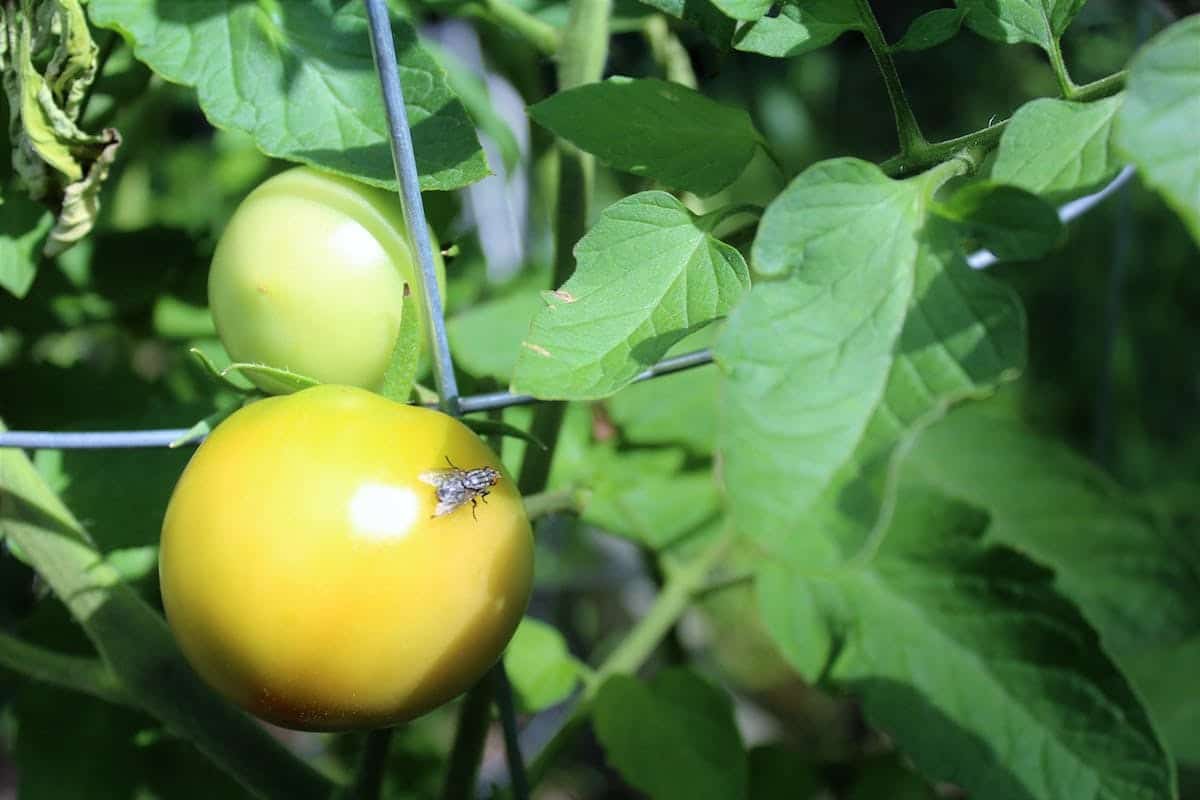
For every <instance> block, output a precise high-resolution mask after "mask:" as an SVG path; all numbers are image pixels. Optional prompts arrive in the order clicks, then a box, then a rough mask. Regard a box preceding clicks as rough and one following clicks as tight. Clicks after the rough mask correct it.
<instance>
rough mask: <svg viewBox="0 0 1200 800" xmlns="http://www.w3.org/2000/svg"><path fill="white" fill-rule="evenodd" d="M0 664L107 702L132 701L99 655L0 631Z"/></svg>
mask: <svg viewBox="0 0 1200 800" xmlns="http://www.w3.org/2000/svg"><path fill="white" fill-rule="evenodd" d="M0 666H2V667H4V668H5V669H11V670H12V671H13V672H17V673H20V674H22V675H26V676H28V677H30V678H33V679H34V680H38V681H41V682H43V683H49V684H53V685H54V686H61V687H62V688H64V689H72V690H74V691H77V692H83V693H84V694H90V695H92V696H93V697H99V698H100V699H101V700H106V701H108V702H110V703H117V704H119V705H126V706H130V705H134V703H133V702H132V700H131V698H130V697H129V696H128V695H127V694H126V693H125V690H124V689H123V688H122V687H121V684H120V682H119V681H118V680H117V677H116V676H115V675H113V674H112V672H110V671H109V669H108V667H106V666H105V665H104V663H103V662H102V661H100V660H99V659H95V658H86V657H80V656H68V655H63V654H61V653H55V652H54V651H52V650H47V649H45V648H42V647H38V646H37V645H33V644H29V643H28V642H24V641H22V640H20V639H18V638H17V637H15V636H11V635H9V634H7V633H4V632H2V631H0Z"/></svg>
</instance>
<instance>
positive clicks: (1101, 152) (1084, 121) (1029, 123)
mask: <svg viewBox="0 0 1200 800" xmlns="http://www.w3.org/2000/svg"><path fill="white" fill-rule="evenodd" d="M1121 103H1122V96H1121V95H1117V96H1115V97H1107V98H1105V99H1103V100H1097V101H1095V102H1093V103H1072V102H1070V101H1067V100H1054V99H1051V98H1045V97H1044V98H1041V99H1038V100H1033V101H1031V102H1029V103H1026V104H1025V105H1023V106H1021V107H1020V108H1019V109H1017V113H1015V114H1013V117H1012V120H1010V121H1009V123H1008V127H1006V128H1005V129H1004V134H1003V135H1002V136H1001V137H1000V146H999V148H998V149H997V152H996V161H995V163H994V164H993V165H992V180H993V181H995V182H997V183H1007V184H1011V185H1013V186H1017V187H1020V188H1022V189H1026V190H1028V191H1030V192H1033V193H1035V194H1040V195H1044V196H1046V197H1049V198H1051V199H1054V200H1062V199H1065V198H1066V197H1067V196H1070V195H1074V194H1079V193H1081V192H1082V191H1084V190H1087V189H1091V188H1093V187H1095V186H1098V185H1099V184H1101V183H1103V182H1104V181H1106V180H1107V179H1108V178H1110V177H1112V175H1113V174H1114V173H1115V172H1116V171H1117V169H1118V168H1119V167H1120V164H1119V163H1117V162H1116V161H1115V160H1114V158H1113V155H1112V152H1111V149H1110V147H1109V132H1110V131H1111V129H1112V123H1113V117H1114V116H1115V115H1116V113H1117V110H1118V109H1119V108H1120V107H1121Z"/></svg>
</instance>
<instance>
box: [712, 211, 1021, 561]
mask: <svg viewBox="0 0 1200 800" xmlns="http://www.w3.org/2000/svg"><path fill="white" fill-rule="evenodd" d="M811 313H812V312H811V310H810V311H809V314H810V316H811ZM735 317H736V315H735ZM733 322H734V320H731V321H730V323H729V324H730V325H732V324H733ZM768 324H770V323H768ZM809 335H811V332H806V333H802V334H800V336H801V338H803V337H805V336H809ZM767 338H770V337H767ZM718 355H720V353H719V352H718ZM891 358H892V361H891V363H890V366H888V367H887V373H886V376H885V377H884V378H883V380H884V381H885V382H884V384H883V391H882V394H881V395H880V396H879V397H878V398H877V399H876V400H874V401H872V402H868V403H865V404H863V406H862V409H861V410H862V411H864V412H865V413H867V414H868V416H867V418H866V419H865V421H864V425H863V427H862V429H861V432H860V433H859V434H858V436H857V437H856V439H855V440H854V441H853V442H851V443H850V444H851V447H852V449H851V450H850V451H849V452H847V453H846V455H845V457H844V460H842V461H839V462H831V464H832V467H833V472H832V473H831V476H830V478H829V482H828V486H827V487H826V488H825V489H824V490H823V491H821V492H820V493H819V494H816V495H814V496H813V497H812V499H811V501H810V505H809V506H807V507H805V506H800V505H799V504H792V502H793V501H792V494H793V492H794V489H792V488H791V487H789V488H788V489H787V490H786V491H781V490H780V488H779V485H778V481H777V480H773V479H772V477H771V475H769V474H768V473H767V470H764V471H763V472H762V473H758V475H757V477H755V473H754V471H753V470H754V469H755V468H756V464H757V463H758V461H759V460H762V459H763V458H764V457H765V454H770V457H773V458H778V459H779V461H778V462H776V464H775V467H774V468H777V469H780V470H785V472H786V470H788V469H789V467H788V465H787V459H789V458H790V459H796V460H799V459H804V458H810V459H811V458H814V457H815V456H814V453H815V454H816V455H817V456H819V455H820V453H821V451H816V450H814V443H813V440H811V439H810V440H806V439H805V438H804V437H803V436H799V435H798V436H797V437H796V439H795V440H794V442H793V441H788V440H785V439H784V436H783V434H782V432H785V431H788V430H804V429H805V426H810V425H811V424H812V423H811V421H810V420H811V419H818V420H819V419H820V418H819V417H810V416H809V415H808V413H807V412H806V411H804V409H803V408H801V407H792V406H789V405H788V402H789V401H788V399H787V397H786V396H783V395H778V396H772V398H771V402H772V403H774V402H775V401H776V400H778V401H779V406H778V407H777V408H776V407H774V406H772V407H771V412H772V416H771V419H770V422H769V424H770V425H771V426H772V427H771V428H770V429H769V430H768V429H763V430H762V431H761V432H757V433H755V432H754V430H753V427H752V426H751V425H750V424H748V423H746V422H745V421H744V420H741V419H739V418H737V417H736V416H734V417H733V418H732V419H731V420H730V422H729V423H727V425H726V429H725V431H723V433H729V434H730V435H731V438H730V443H731V444H730V446H731V447H732V448H734V449H735V451H736V452H735V454H736V456H737V457H738V458H739V459H742V460H744V463H745V465H746V470H747V474H746V476H745V480H744V481H743V482H739V483H737V484H735V483H733V482H732V478H733V474H732V473H731V463H730V459H731V458H732V457H733V455H732V454H731V455H730V456H729V457H727V460H726V464H725V469H724V471H725V474H726V484H727V488H728V489H729V495H730V496H729V501H730V505H731V508H733V510H734V513H735V514H738V513H739V509H741V513H742V516H740V517H738V519H739V521H740V522H741V523H742V530H743V531H744V532H745V533H746V534H747V535H749V536H752V537H753V538H754V539H755V540H756V541H757V542H758V543H759V544H760V545H762V546H763V547H765V548H766V549H768V550H769V551H770V552H772V553H773V554H776V555H778V556H783V557H785V558H787V559H789V560H791V561H793V562H795V563H807V564H818V563H825V564H836V563H839V562H841V561H843V560H845V559H847V558H853V557H856V556H861V555H862V554H863V552H864V551H865V550H869V548H870V547H871V546H872V542H873V541H874V539H875V537H877V535H878V533H879V529H880V526H883V527H886V524H887V520H886V511H887V508H888V506H889V504H890V502H891V495H892V493H893V492H894V486H892V484H893V482H894V478H895V475H894V472H895V461H896V459H897V458H898V457H899V456H900V455H901V454H902V453H903V452H904V451H905V450H906V448H907V447H908V446H909V445H910V444H911V442H912V440H913V438H914V437H915V436H916V435H917V434H918V433H919V432H920V431H921V430H922V429H923V428H925V427H926V426H927V425H929V424H930V423H932V422H934V421H936V420H937V419H939V418H941V416H942V415H944V414H945V412H946V411H947V409H949V408H950V407H951V406H953V405H954V404H956V403H959V402H961V401H963V400H966V399H970V398H973V397H979V396H982V395H986V394H987V393H988V392H990V391H991V390H992V389H993V388H994V387H996V386H997V385H999V384H1000V383H1003V382H1005V381H1010V380H1013V379H1014V378H1015V377H1016V376H1017V375H1019V374H1020V371H1021V370H1022V369H1023V367H1024V363H1025V319H1024V314H1023V312H1022V309H1021V306H1020V303H1019V301H1018V300H1017V298H1016V296H1015V295H1014V294H1013V292H1012V291H1011V290H1009V289H1008V288H1007V287H1005V286H1002V285H1000V284H998V283H996V282H995V281H993V280H992V279H990V278H988V277H987V276H985V275H982V274H980V273H979V272H976V271H974V270H972V269H970V268H969V267H968V266H967V264H966V262H965V260H964V256H963V254H962V250H961V247H960V245H959V242H958V238H957V236H956V235H955V233H954V231H953V229H951V228H950V226H949V225H948V224H946V223H943V222H939V221H937V220H936V219H931V220H930V221H929V222H927V223H926V226H925V228H924V229H923V230H922V231H921V233H920V234H919V237H918V248H917V252H916V255H915V265H914V283H913V289H912V298H911V300H910V301H909V304H908V307H907V308H906V310H905V316H904V324H903V328H902V330H901V332H900V335H899V337H898V338H897V339H896V340H895V344H894V347H893V348H892V350H891ZM736 369H737V368H735V373H734V375H733V377H732V378H727V381H728V383H727V386H729V391H727V392H726V394H725V398H726V402H727V403H728V402H729V400H731V399H734V398H737V399H740V397H741V393H742V387H740V386H737V385H736ZM797 391H799V390H797ZM803 396H805V397H807V396H808V394H804V395H803ZM733 408H734V406H732V405H727V409H728V410H730V411H732V409H733ZM763 408H764V406H758V407H757V411H756V413H760V414H761V413H762V411H763ZM838 408H839V409H840V408H841V406H838ZM834 432H835V433H836V430H835V431H834ZM734 433H736V434H738V435H739V437H743V438H739V439H737V440H734V439H732V434H734ZM829 439H830V435H829V434H826V436H825V437H824V440H829ZM755 453H759V454H764V455H759V456H755ZM831 464H826V465H825V466H826V468H829V467H830V466H831ZM786 474H790V473H786ZM806 509H807V510H806Z"/></svg>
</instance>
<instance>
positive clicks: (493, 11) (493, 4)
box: [483, 0, 561, 56]
mask: <svg viewBox="0 0 1200 800" xmlns="http://www.w3.org/2000/svg"><path fill="white" fill-rule="evenodd" d="M483 7H484V9H485V10H486V11H487V14H488V16H489V17H491V18H492V19H493V20H494V21H495V22H496V23H498V24H499V25H501V26H502V27H505V28H508V29H509V30H511V31H512V32H513V33H516V34H517V35H519V36H521V37H522V38H523V39H525V41H527V42H529V43H530V44H531V45H533V46H534V47H535V48H536V49H537V50H538V51H539V52H541V53H542V54H544V55H548V56H552V55H554V54H555V53H556V52H558V48H559V46H560V44H561V36H560V35H559V33H558V29H556V28H555V27H554V26H553V25H551V24H549V23H547V22H543V21H542V20H540V19H538V18H537V17H535V16H533V15H532V14H530V13H529V12H528V11H525V10H524V9H522V8H518V7H517V6H515V5H513V4H512V3H509V2H507V0H483Z"/></svg>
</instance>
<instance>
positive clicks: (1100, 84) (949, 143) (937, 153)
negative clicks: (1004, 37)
mask: <svg viewBox="0 0 1200 800" xmlns="http://www.w3.org/2000/svg"><path fill="white" fill-rule="evenodd" d="M1126 77H1127V73H1126V72H1125V71H1121V72H1114V73H1113V74H1112V75H1108V76H1105V77H1103V78H1100V79H1099V80H1096V81H1092V82H1091V83H1086V84H1084V85H1083V86H1079V87H1076V88H1075V90H1074V91H1075V96H1074V98H1073V99H1074V100H1075V101H1076V102H1080V103H1089V102H1091V101H1093V100H1100V99H1103V98H1105V97H1110V96H1112V95H1114V94H1116V93H1117V92H1119V91H1121V89H1123V88H1124V87H1125V78H1126ZM1006 127H1008V120H1002V121H1000V122H997V123H995V124H994V125H989V126H988V127H986V128H981V129H980V130H977V131H973V132H971V133H968V134H966V135H965V136H959V137H957V138H955V139H947V140H946V141H944V142H937V143H934V144H927V145H925V147H923V148H922V149H921V150H920V151H919V152H915V153H909V154H907V155H905V154H903V153H901V154H900V155H895V156H892V157H891V158H889V159H888V160H887V161H884V162H883V163H882V164H880V169H882V170H883V171H884V172H885V173H886V174H888V175H891V176H893V177H898V176H903V175H909V174H912V173H914V172H919V171H920V170H923V169H927V168H928V167H931V166H933V165H935V164H939V163H941V162H943V161H945V160H946V159H948V158H951V157H953V156H954V155H955V154H956V153H959V152H961V151H963V150H966V149H968V148H982V149H983V150H984V151H987V150H990V149H991V148H993V147H995V146H996V143H997V142H999V141H1000V135H1001V134H1003V133H1004V129H1005V128H1006Z"/></svg>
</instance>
